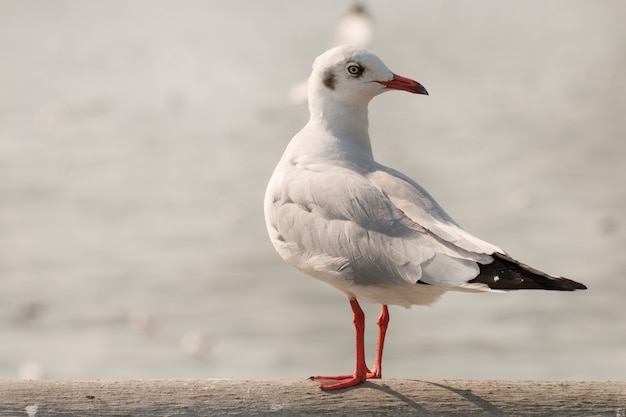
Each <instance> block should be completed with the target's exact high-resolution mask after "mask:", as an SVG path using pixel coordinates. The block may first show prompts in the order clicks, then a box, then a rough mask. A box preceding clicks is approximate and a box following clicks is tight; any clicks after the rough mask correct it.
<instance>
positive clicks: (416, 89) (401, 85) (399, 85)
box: [378, 74, 428, 95]
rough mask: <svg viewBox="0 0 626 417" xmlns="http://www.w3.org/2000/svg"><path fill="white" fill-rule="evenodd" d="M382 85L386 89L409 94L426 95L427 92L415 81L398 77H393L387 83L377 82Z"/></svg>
mask: <svg viewBox="0 0 626 417" xmlns="http://www.w3.org/2000/svg"><path fill="white" fill-rule="evenodd" d="M378 82H379V83H381V84H382V85H384V86H385V87H387V88H391V89H394V90H402V91H408V92H409V93H415V94H426V95H428V91H426V89H425V88H424V86H423V85H422V84H420V83H418V82H417V81H413V80H412V79H410V78H406V77H402V76H400V75H396V74H394V75H393V78H392V79H391V80H389V81H378Z"/></svg>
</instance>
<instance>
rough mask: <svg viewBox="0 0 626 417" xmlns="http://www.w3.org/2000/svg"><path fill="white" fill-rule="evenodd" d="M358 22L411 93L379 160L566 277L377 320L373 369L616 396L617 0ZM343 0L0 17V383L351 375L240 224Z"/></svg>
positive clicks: (324, 317)
mask: <svg viewBox="0 0 626 417" xmlns="http://www.w3.org/2000/svg"><path fill="white" fill-rule="evenodd" d="M365 5H366V7H367V9H368V10H369V12H370V13H371V14H372V15H373V17H374V22H375V35H374V40H373V43H372V45H371V49H372V50H373V51H375V52H376V53H377V54H378V55H380V56H381V58H382V59H383V60H384V61H385V62H386V63H387V64H388V66H389V67H390V68H391V69H392V70H393V71H395V72H396V73H398V74H401V75H404V76H407V77H411V78H414V79H416V80H418V81H420V82H421V83H422V84H424V85H425V86H426V88H427V89H428V91H429V92H430V94H431V95H430V96H428V97H424V96H419V97H417V96H413V95H410V94H401V93H388V94H385V95H383V96H381V97H378V98H376V99H375V100H374V102H372V104H371V106H370V124H371V136H372V139H373V146H374V152H375V154H376V156H377V159H378V160H380V161H381V162H383V163H385V164H387V165H391V166H393V167H395V168H397V169H399V170H400V171H403V172H405V173H406V174H408V175H409V176H411V177H413V178H414V179H416V180H417V181H418V182H420V183H421V184H422V185H424V186H425V187H426V188H427V189H429V190H430V191H431V193H432V194H433V195H434V196H435V197H436V198H437V199H438V200H439V202H440V203H441V204H442V205H443V206H444V207H446V208H447V210H448V212H449V213H450V214H451V215H452V216H453V217H454V218H455V219H456V220H457V221H458V222H459V223H461V224H462V225H463V226H464V227H465V228H466V229H468V230H469V231H470V232H472V233H474V234H476V235H478V236H479V237H481V238H483V239H486V240H489V241H491V242H493V243H495V244H497V245H499V246H501V247H503V248H504V249H505V250H507V251H508V252H509V253H510V254H512V255H513V256H515V257H516V258H518V259H520V260H522V261H524V262H526V263H529V264H532V265H534V266H536V267H538V268H541V269H544V270H546V271H548V272H551V273H554V274H559V275H563V276H567V277H570V278H573V279H576V280H578V281H581V282H584V283H585V284H587V285H588V286H589V290H588V291H586V292H577V293H555V292H541V293H539V292H525V293H509V294H481V295H475V294H466V293H449V294H448V295H446V296H444V298H443V299H442V300H441V301H440V302H438V303H437V304H436V305H435V306H434V307H432V308H426V307H418V308H413V309H411V310H404V309H402V308H398V307H395V308H392V309H391V324H390V330H389V333H388V337H387V345H386V352H385V363H384V365H385V376H386V377H393V378H417V379H425V378H434V379H440V378H499V379H575V380H591V379H594V380H626V325H625V323H626V308H624V295H625V294H626V273H625V272H624V271H626V256H625V255H624V249H626V143H625V139H626V26H625V25H624V16H626V3H624V2H622V1H617V0H616V1H608V0H607V1H605V0H602V1H595V2H589V1H582V0H548V1H539V0H531V1H525V2H520V1H501V0H489V1H482V2H474V1H470V0H442V1H408V0H406V1H399V0H398V1H384V2H383V1H370V2H366V3H365ZM350 6H351V2H349V1H335V0H332V1H330V0H323V1H316V2H304V1H300V2H284V1H277V0H268V1H263V2H247V1H241V0H235V1H190V0H182V1H175V2H174V1H163V0H157V1H147V0H146V1H136V0H130V1H126V0H125V1H121V0H113V1H106V2H105V1H102V2H95V1H94V2H85V1H79V0H75V1H71V0H57V1H49V2H39V1H32V0H31V1H22V0H19V1H18V0H15V1H11V0H2V1H0V378H55V379H95V378H167V377H183V378H184V377H214V378H223V377H254V378H273V377H308V376H310V375H313V374H333V373H344V372H349V371H351V370H352V369H353V366H354V363H353V361H354V357H353V355H354V352H353V344H354V341H353V338H354V335H353V327H352V323H351V313H350V309H349V305H348V303H347V302H346V300H345V298H344V297H343V295H341V294H340V293H339V292H337V291H336V290H334V289H333V288H331V287H330V286H326V285H325V284H322V283H320V282H318V281H315V280H314V279H311V278H309V277H306V276H304V275H303V274H301V273H299V272H298V271H296V270H294V269H292V268H291V267H290V266H288V265H286V264H284V263H283V262H282V261H281V259H280V258H279V257H278V255H277V254H275V253H274V251H273V249H272V247H271V245H270V243H269V241H268V239H267V236H266V232H265V227H264V223H263V215H262V199H263V193H264V189H265V185H266V182H267V180H268V179H269V176H270V175H271V172H272V170H273V168H274V165H275V163H276V162H277V161H278V159H279V157H280V155H281V153H282V151H283V149H284V147H285V146H286V144H287V142H288V141H289V139H290V138H291V137H292V136H293V134H295V133H296V132H297V130H298V129H299V128H300V127H302V126H303V125H304V123H305V122H306V120H307V118H308V114H307V110H306V107H305V106H294V105H292V104H290V103H289V101H288V100H287V92H288V90H289V89H290V88H291V87H292V86H293V85H294V84H295V83H297V82H298V81H300V80H301V79H303V78H305V77H307V76H308V73H309V69H310V66H311V63H312V61H313V59H314V57H315V56H317V55H318V54H319V53H321V52H323V51H324V50H325V49H327V47H328V45H329V44H330V41H331V38H332V33H333V30H334V28H335V25H336V23H337V22H338V21H339V19H340V18H341V16H342V15H343V14H344V13H345V12H346V11H347V10H348V9H349V8H350ZM377 313H378V306H373V305H372V306H368V307H367V308H366V314H367V318H368V322H367V323H368V326H369V327H368V330H369V331H368V333H367V335H366V336H367V338H368V345H367V348H368V357H369V358H370V361H371V358H372V356H373V353H374V352H373V344H374V340H375V329H376V326H375V324H374V323H375V317H376V315H377Z"/></svg>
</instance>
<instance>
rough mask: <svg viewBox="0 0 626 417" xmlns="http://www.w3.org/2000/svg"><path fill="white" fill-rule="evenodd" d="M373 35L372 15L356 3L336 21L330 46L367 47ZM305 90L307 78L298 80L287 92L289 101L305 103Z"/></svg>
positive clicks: (306, 88)
mask: <svg viewBox="0 0 626 417" xmlns="http://www.w3.org/2000/svg"><path fill="white" fill-rule="evenodd" d="M373 36H374V22H373V20H372V17H371V16H370V14H369V13H368V12H367V10H366V9H365V6H363V5H362V4H358V3H356V4H354V5H353V6H352V8H351V9H350V10H349V11H348V12H347V13H346V14H345V15H344V16H343V17H342V18H341V20H340V21H339V23H337V27H336V28H335V33H334V35H333V41H332V44H331V46H332V47H334V46H339V45H345V44H350V45H360V46H362V47H364V48H367V47H368V46H369V45H370V43H371V42H372V38H373ZM307 90H308V82H307V80H302V81H300V82H298V83H297V84H295V85H294V86H293V87H291V89H290V90H289V92H288V98H289V101H290V102H291V103H292V104H301V103H305V102H306V99H307V97H306V96H307Z"/></svg>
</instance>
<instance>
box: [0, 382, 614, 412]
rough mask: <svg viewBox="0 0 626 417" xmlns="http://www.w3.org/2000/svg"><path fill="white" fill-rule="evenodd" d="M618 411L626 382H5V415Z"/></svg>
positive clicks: (1, 392)
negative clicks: (323, 385)
mask: <svg viewBox="0 0 626 417" xmlns="http://www.w3.org/2000/svg"><path fill="white" fill-rule="evenodd" d="M24 415H26V416H29V417H48V416H65V417H69V416H133V417H140V416H150V417H152V416H224V415H236V416H360V417H363V416H409V415H410V416H521V415H523V416H568V417H571V416H610V417H626V382H550V381H413V380H395V379H383V380H378V381H375V382H372V381H368V382H366V383H365V384H362V385H360V386H358V387H355V388H349V389H345V390H340V391H331V392H323V391H321V390H320V389H319V387H318V385H317V384H316V383H315V382H313V381H309V380H306V379H269V380H266V379H249V380H239V379H192V380H183V379H164V380H121V381H0V416H24Z"/></svg>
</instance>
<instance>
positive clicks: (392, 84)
mask: <svg viewBox="0 0 626 417" xmlns="http://www.w3.org/2000/svg"><path fill="white" fill-rule="evenodd" d="M389 90H402V91H408V92H410V93H415V94H428V92H427V91H426V89H425V88H424V86H422V85H421V84H420V83H418V82H417V81H414V80H411V79H409V78H406V77H402V76H400V75H396V74H394V73H393V72H392V71H391V70H390V69H389V68H387V66H386V65H385V64H384V63H383V61H382V60H381V59H380V58H378V56H376V55H374V54H373V53H371V52H370V51H368V50H367V49H364V48H362V47H359V46H353V45H342V46H338V47H336V48H333V49H330V50H328V51H326V52H324V53H323V54H322V55H320V56H318V57H317V58H316V59H315V62H314V63H313V72H312V73H311V78H310V79H309V97H310V99H311V100H313V101H315V100H316V99H319V98H331V99H333V100H334V101H338V102H342V103H344V104H347V105H352V106H357V107H361V106H367V103H368V102H369V101H370V100H371V99H372V98H374V97H375V96H377V95H378V94H381V93H384V92H385V91H389ZM323 101H325V100H323Z"/></svg>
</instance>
